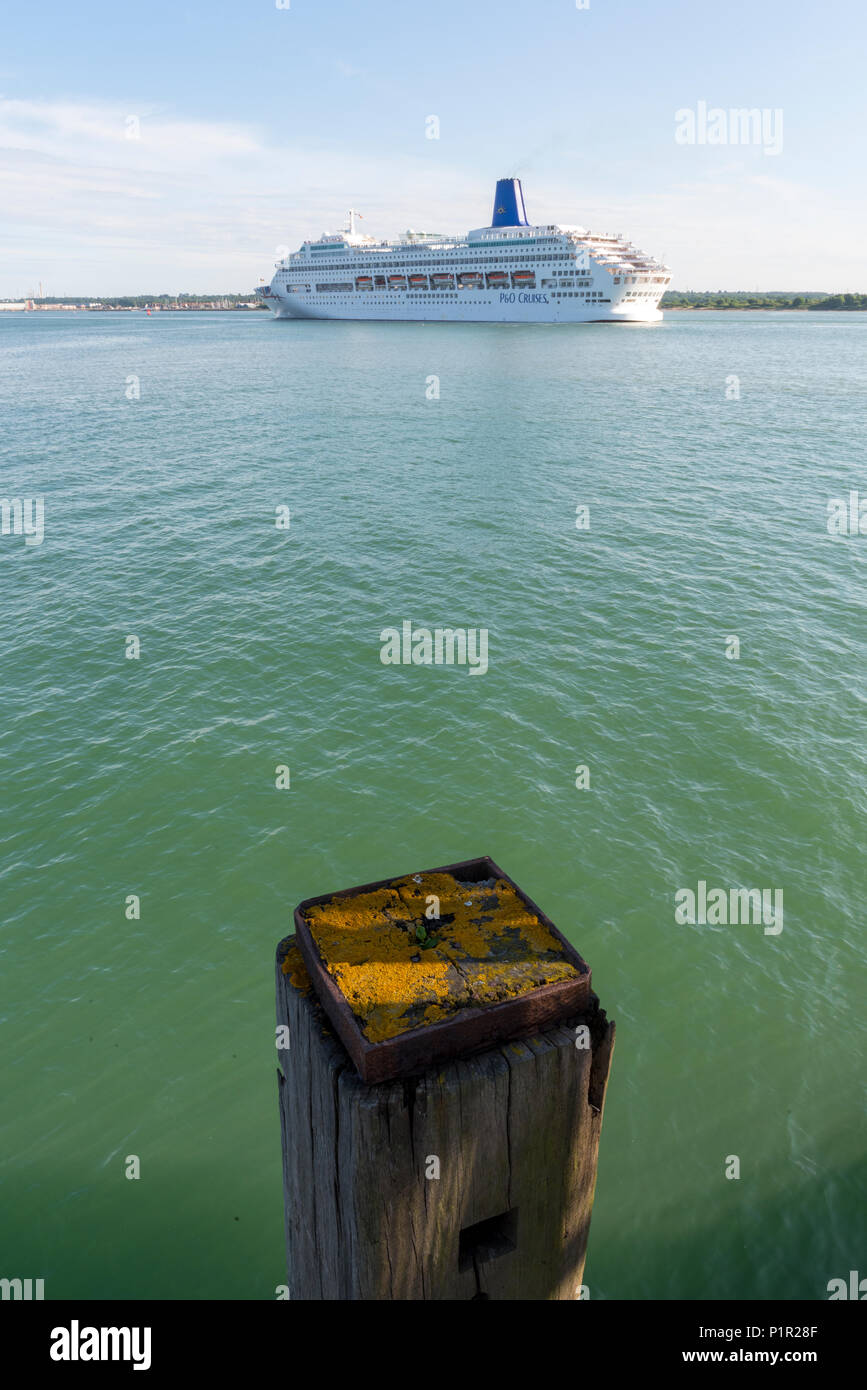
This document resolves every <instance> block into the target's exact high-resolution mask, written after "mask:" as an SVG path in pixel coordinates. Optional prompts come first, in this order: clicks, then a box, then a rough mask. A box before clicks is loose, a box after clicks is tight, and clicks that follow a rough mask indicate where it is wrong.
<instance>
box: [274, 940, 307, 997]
mask: <svg viewBox="0 0 867 1390" xmlns="http://www.w3.org/2000/svg"><path fill="white" fill-rule="evenodd" d="M280 969H281V970H282V971H283V974H284V975H288V976H289V983H290V985H294V986H295V988H296V989H297V990H300V992H301V993H302V994H309V993H310V990H311V988H312V985H311V982H310V976H309V975H308V973H307V966H306V965H305V964H304V957H303V956H302V954H301V952H300V951H299V949H298V947H297V946H296V945H295V944H294V943H293V944H292V945H291V946H287V948H286V954H285V956H284V957H283V962H282V964H281V966H280Z"/></svg>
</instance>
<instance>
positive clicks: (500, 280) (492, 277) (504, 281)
mask: <svg viewBox="0 0 867 1390" xmlns="http://www.w3.org/2000/svg"><path fill="white" fill-rule="evenodd" d="M508 283H509V276H508V272H507V271H505V270H489V271H488V286H489V288H491V289H497V288H499V286H500V285H508Z"/></svg>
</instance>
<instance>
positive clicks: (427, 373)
mask: <svg viewBox="0 0 867 1390" xmlns="http://www.w3.org/2000/svg"><path fill="white" fill-rule="evenodd" d="M432 376H436V377H438V378H439V398H438V399H429V398H428V396H429V395H430V394H432V389H433V388H432V385H431V383H430V381H429V379H430V378H431V377H432ZM732 376H736V377H737V378H738V379H739V383H738V384H739V392H740V398H739V399H727V396H726V391H727V384H726V383H727V378H731V377H732ZM130 377H137V378H138V383H139V389H140V398H139V399H128V397H127V393H128V392H129V393H130V394H132V395H133V396H134V395H135V391H134V387H133V384H132V383H131V382H130V381H129V380H128V379H129V378H130ZM728 391H729V394H731V393H732V391H733V385H732V383H731V381H730V380H729V384H728ZM865 392H867V316H865V315H845V314H837V315H835V314H816V313H811V314H772V313H755V314H749V313H728V314H700V313H689V314H671V315H669V316H668V317H667V319H666V321H665V322H664V323H663V324H662V325H660V326H658V327H652V328H643V327H634V328H629V327H618V328H609V327H605V326H587V327H577V328H556V329H555V328H528V329H523V328H520V327H506V326H503V327H500V326H482V325H479V326H471V325H427V326H422V325H399V324H383V325H373V324H364V325H361V324H319V323H276V322H274V321H272V320H271V319H270V318H268V317H267V316H265V315H264V314H249V315H242V314H240V313H239V314H232V315H229V314H224V315H219V314H213V315H212V314H201V315H194V314H189V315H162V316H159V315H155V316H153V317H151V318H147V317H145V316H144V315H141V314H137V315H121V314H117V315H95V314H90V315H86V314H75V315H72V314H67V315H63V314H47V313H45V314H38V315H28V316H26V317H25V316H18V315H11V314H6V315H0V440H2V453H3V464H2V473H0V493H2V495H3V496H5V497H9V498H16V497H20V498H34V497H37V496H43V497H44V499H45V536H44V541H43V543H42V544H41V545H31V546H26V545H25V543H24V539H23V537H21V536H15V535H6V536H2V537H0V577H2V589H0V593H2V623H0V701H2V704H0V708H2V711H3V719H2V739H0V773H2V789H3V794H2V817H3V823H2V860H0V893H2V897H0V902H2V938H0V942H2V979H3V1004H2V1023H3V1028H2V1033H0V1037H2V1046H3V1058H4V1067H3V1074H4V1087H3V1089H4V1104H3V1116H2V1118H3V1130H2V1149H0V1153H2V1165H3V1166H2V1194H0V1202H2V1211H3V1216H2V1223H3V1231H2V1251H3V1266H4V1267H3V1269H2V1270H0V1275H3V1276H5V1277H12V1276H19V1277H33V1278H44V1279H45V1281H46V1288H45V1292H46V1297H47V1298H62V1297H69V1296H82V1297H88V1298H90V1297H106V1296H108V1297H117V1298H138V1297H142V1298H145V1297H158V1298H228V1297H232V1298H249V1299H263V1298H264V1299H268V1298H273V1296H274V1290H275V1287H276V1285H278V1284H280V1283H282V1282H283V1279H284V1264H283V1245H282V1242H283V1229H282V1191H281V1180H280V1132H279V1125H278V1119H277V1108H276V1107H277V1100H276V1078H275V1067H276V1062H275V1053H274V1018H273V1007H274V1006H273V954H274V947H275V944H276V942H277V941H278V939H279V938H280V937H282V936H283V935H285V934H286V933H287V932H288V931H289V930H290V929H291V922H290V918H291V912H292V909H293V907H294V905H295V904H296V903H297V902H298V901H299V900H300V899H302V898H304V897H307V896H310V895H312V894H318V893H323V892H327V891H328V890H331V889H335V888H340V887H347V886H349V885H351V884H353V883H358V882H363V881H369V880H371V879H376V878H380V877H385V876H388V875H392V874H399V873H404V872H409V871H412V870H416V869H421V868H427V867H431V866H433V865H437V864H441V863H445V862H448V861H450V860H455V859H463V858H468V857H471V856H474V855H477V854H490V855H492V856H493V857H494V858H495V859H496V860H497V861H498V862H499V863H500V864H502V866H503V867H504V868H505V869H506V870H507V871H508V872H509V873H510V874H511V875H512V876H513V877H515V878H516V879H517V880H518V882H519V883H521V884H522V886H523V887H524V888H525V889H526V890H527V891H528V892H529V893H530V894H531V895H532V896H533V897H534V898H535V899H536V900H537V901H538V902H539V903H540V905H541V906H542V907H543V908H544V909H545V910H546V911H547V913H548V914H549V915H550V916H551V917H552V918H553V919H554V920H555V921H556V922H557V923H558V924H559V925H560V926H561V928H562V929H563V930H564V931H565V932H566V934H567V935H568V936H569V937H570V939H571V940H572V941H573V942H574V943H575V944H576V945H577V946H578V948H579V949H580V950H581V952H582V954H583V955H584V956H585V958H586V959H587V960H588V961H589V962H590V964H591V966H592V968H593V980H594V987H595V988H596V990H597V991H598V993H599V995H600V997H601V1000H602V1003H603V1005H604V1006H605V1007H606V1008H607V1009H608V1012H609V1014H610V1016H612V1017H613V1018H615V1019H616V1021H617V1030H618V1031H617V1046H616V1049H615V1057H614V1065H613V1069H612V1076H611V1082H610V1087H609V1093H608V1102H607V1108H606V1114H605V1123H604V1127H603V1133H602V1144H601V1150H600V1162H599V1180H598V1186H597V1193H596V1205H595V1210H594V1216H593V1224H592V1229H591V1234H590V1247H589V1257H588V1262H587V1268H586V1274H585V1280H586V1282H587V1284H588V1285H589V1288H590V1297H591V1299H593V1298H626V1299H636V1298H649V1297H661V1298H709V1299H727V1298H772V1297H780V1298H818V1299H821V1298H825V1297H827V1293H826V1285H827V1282H828V1280H829V1279H831V1278H834V1277H837V1276H841V1275H842V1276H846V1275H847V1272H848V1271H849V1270H850V1269H861V1272H862V1274H867V1270H865V1269H864V1268H863V1265H864V1259H865V1218H864V1212H865V1201H864V1195H865V1194H864V1189H865V1182H864V1176H865V1137H864V1128H863V1120H862V1114H863V1080H862V1078H863V1065H862V1057H863V1039H864V1021H863V1008H862V1007H861V1005H862V1001H863V998H864V984H865V979H864V976H865V971H864V964H863V948H862V946H861V943H860V942H859V940H858V935H859V931H860V929H861V923H862V918H863V911H862V901H863V889H864V883H865V874H864V868H863V858H864V823H865V800H867V796H865V766H867V752H865V740H864V728H865V717H864V716H865V671H867V661H865V576H867V570H865V563H867V536H863V537H862V536H851V535H850V536H844V537H838V538H834V537H832V536H830V535H829V534H828V531H827V527H826V515H827V503H828V500H829V499H830V498H833V497H843V498H846V497H848V493H849V490H850V489H852V488H859V487H860V489H861V493H862V495H863V496H864V497H867V470H865V464H864V426H865V414H867V409H865V401H867V395H865ZM579 505H587V506H589V508H590V528H589V530H578V529H576V525H575V520H576V507H577V506H579ZM280 506H286V507H289V508H290V509H291V526H290V528H289V529H288V530H280V529H278V528H277V527H276V526H275V508H277V507H280ZM405 619H408V620H411V621H412V622H414V623H415V624H418V625H424V626H428V627H431V628H434V627H437V626H463V627H476V628H486V629H487V630H488V632H489V669H488V670H487V672H485V673H484V674H481V675H476V676H473V675H470V674H469V672H468V670H467V669H466V668H460V667H452V668H447V667H436V666H434V667H425V666H417V667H416V666H408V667H404V666H400V667H390V666H384V665H383V664H382V663H381V661H380V659H379V653H380V641H379V634H380V631H381V630H382V629H383V628H384V627H386V626H389V625H397V626H399V625H400V624H401V622H402V621H403V620H405ZM131 635H135V636H137V637H138V638H139V639H140V643H141V654H140V658H139V659H138V660H129V659H126V657H125V646H126V639H127V637H129V636H131ZM731 636H737V637H738V639H739V642H740V656H739V659H736V660H734V659H728V658H727V656H726V650H727V639H728V638H729V637H731ZM282 764H285V765H288V766H289V767H290V768H291V787H290V788H289V789H288V790H278V789H277V788H276V786H275V768H276V767H277V766H278V765H282ZM579 764H583V765H587V766H588V767H589V769H590V786H589V787H588V788H586V789H582V790H578V789H577V788H576V786H575V780H576V778H575V769H576V767H577V766H578V765H579ZM699 880H705V881H706V882H707V883H708V885H709V886H710V887H723V888H726V889H729V888H736V887H739V886H745V887H754V888H760V889H761V888H771V889H779V890H782V891H783V893H784V926H783V930H782V931H781V932H780V933H779V934H777V935H773V934H768V933H766V932H765V931H764V930H763V928H762V926H761V925H760V924H759V925H754V924H747V925H732V926H702V925H693V926H690V925H680V924H678V923H677V922H676V921H675V912H674V906H675V904H674V900H675V894H676V893H677V892H678V890H680V889H683V888H693V889H695V888H696V886H697V883H698V881H699ZM129 894H136V895H139V896H140V899H141V916H140V919H139V920H128V918H127V916H126V912H125V904H126V899H127V895H129ZM132 1154H135V1155H138V1157H139V1158H140V1162H141V1177H140V1179H139V1180H138V1181H131V1180H128V1179H127V1178H126V1177H125V1159H126V1156H127V1155H132ZM730 1155H736V1156H738V1158H739V1160H740V1178H739V1179H737V1180H730V1179H727V1178H726V1176H725V1170H726V1160H727V1158H728V1156H730Z"/></svg>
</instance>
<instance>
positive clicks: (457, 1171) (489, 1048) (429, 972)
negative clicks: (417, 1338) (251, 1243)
mask: <svg viewBox="0 0 867 1390" xmlns="http://www.w3.org/2000/svg"><path fill="white" fill-rule="evenodd" d="M295 922H296V935H295V936H289V937H286V938H285V940H283V941H281V942H280V944H279V946H278V948H277V1023H278V1027H280V1028H285V1027H286V1026H287V1025H288V1044H289V1045H288V1047H286V1048H280V1049H279V1058H280V1069H279V1070H278V1081H279V1092H280V1115H281V1128H282V1141H283V1179H284V1197H285V1212H286V1241H287V1254H288V1263H289V1289H290V1296H291V1297H292V1298H293V1299H472V1298H490V1299H574V1298H578V1297H579V1295H580V1289H581V1281H582V1274H583V1269H584V1257H585V1252H586V1248H587V1235H588V1228H589V1225H590V1213H591V1208H592V1203H593V1189H594V1185H595V1181H596V1158H597V1151H598V1146H599V1132H600V1128H601V1125H602V1110H603V1104H604V1099H605V1089H606V1083H607V1079H608V1069H609V1065H610V1060H611V1051H612V1047H613V1042H614V1024H613V1023H609V1022H608V1020H607V1019H606V1016H605V1013H604V1011H603V1010H602V1009H601V1008H600V1007H599V1001H598V999H597V998H596V996H595V995H594V994H592V993H591V991H590V971H589V969H588V967H587V966H586V964H585V962H584V961H583V960H582V959H581V957H580V956H579V955H578V953H577V952H576V951H575V950H574V949H573V948H572V947H571V946H570V945H569V943H568V942H567V941H566V940H565V938H564V937H562V936H561V935H560V933H559V932H558V931H557V929H556V927H554V925H553V923H551V922H550V921H549V920H548V918H547V917H545V915H544V914H543V913H542V912H541V911H540V909H539V908H538V907H536V905H535V904H534V903H532V902H531V901H530V899H529V898H527V897H526V895H525V894H523V893H522V892H521V890H520V889H519V888H518V887H517V885H516V884H514V883H513V882H512V880H511V879H509V878H508V876H507V875H506V874H504V873H503V871H502V870H501V869H499V868H498V867H497V865H496V864H494V863H493V861H492V860H490V859H479V860H471V861H467V862H466V863H463V864H457V865H449V866H447V867H446V868H444V869H437V870H432V871H428V872H426V873H424V874H416V875H410V876H407V877H406V878H402V879H396V880H387V881H382V882H380V883H376V884H368V885H365V886H364V887H363V888H359V889H351V890H348V891H346V892H344V893H339V894H333V895H331V896H329V897H325V898H317V899H311V900H309V901H308V902H306V903H302V904H301V905H300V907H299V908H298V910H297V911H296V916H295ZM278 1042H279V1038H278Z"/></svg>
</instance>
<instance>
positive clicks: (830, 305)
mask: <svg viewBox="0 0 867 1390" xmlns="http://www.w3.org/2000/svg"><path fill="white" fill-rule="evenodd" d="M660 307H661V308H663V309H867V294H830V295H828V294H794V295H790V294H784V293H783V294H780V293H775V292H771V293H768V294H749V293H748V292H747V291H746V290H698V291H694V290H685V291H682V292H681V291H677V290H667V291H666V293H665V294H664V295H663V297H662V303H661V305H660Z"/></svg>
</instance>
